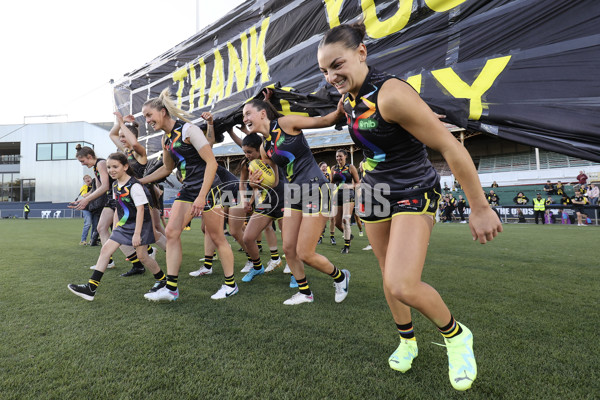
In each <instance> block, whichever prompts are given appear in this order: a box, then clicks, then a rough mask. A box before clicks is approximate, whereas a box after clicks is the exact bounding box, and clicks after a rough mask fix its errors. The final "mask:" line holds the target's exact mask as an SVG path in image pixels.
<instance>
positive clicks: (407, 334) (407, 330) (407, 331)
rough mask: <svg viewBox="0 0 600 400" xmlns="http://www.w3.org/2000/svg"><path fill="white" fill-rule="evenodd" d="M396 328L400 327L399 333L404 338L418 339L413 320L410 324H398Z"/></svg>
mask: <svg viewBox="0 0 600 400" xmlns="http://www.w3.org/2000/svg"><path fill="white" fill-rule="evenodd" d="M396 328H398V334H399V335H400V337H401V338H402V339H407V340H417V339H416V338H415V330H414V328H413V324H412V321H410V322H409V323H408V324H402V325H401V324H396Z"/></svg>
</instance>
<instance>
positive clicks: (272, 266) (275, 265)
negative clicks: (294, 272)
mask: <svg viewBox="0 0 600 400" xmlns="http://www.w3.org/2000/svg"><path fill="white" fill-rule="evenodd" d="M280 265H281V258H277V260H269V262H268V263H267V268H265V273H268V272H271V271H273V270H274V269H275V268H279V266H280Z"/></svg>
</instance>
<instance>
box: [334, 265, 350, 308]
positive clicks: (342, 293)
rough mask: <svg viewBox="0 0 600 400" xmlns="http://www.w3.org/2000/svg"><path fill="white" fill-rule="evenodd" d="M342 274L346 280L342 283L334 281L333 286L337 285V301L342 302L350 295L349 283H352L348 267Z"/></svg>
mask: <svg viewBox="0 0 600 400" xmlns="http://www.w3.org/2000/svg"><path fill="white" fill-rule="evenodd" d="M342 274H344V280H343V281H341V282H340V283H337V282H333V286H335V302H336V303H341V302H342V301H344V299H345V298H346V296H348V285H349V284H350V271H348V270H347V269H343V270H342Z"/></svg>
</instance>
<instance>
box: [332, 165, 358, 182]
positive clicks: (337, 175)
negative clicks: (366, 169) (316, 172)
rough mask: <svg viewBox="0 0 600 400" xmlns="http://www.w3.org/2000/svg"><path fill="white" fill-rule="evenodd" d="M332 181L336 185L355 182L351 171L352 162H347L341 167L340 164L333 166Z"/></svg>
mask: <svg viewBox="0 0 600 400" xmlns="http://www.w3.org/2000/svg"><path fill="white" fill-rule="evenodd" d="M331 182H332V183H333V184H335V185H343V184H344V183H353V180H352V174H351V173H350V164H345V165H344V166H343V167H341V168H340V166H339V165H338V164H336V165H335V166H333V167H331Z"/></svg>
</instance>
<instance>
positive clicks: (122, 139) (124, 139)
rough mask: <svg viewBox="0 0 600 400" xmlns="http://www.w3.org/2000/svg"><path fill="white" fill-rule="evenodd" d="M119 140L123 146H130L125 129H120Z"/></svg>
mask: <svg viewBox="0 0 600 400" xmlns="http://www.w3.org/2000/svg"><path fill="white" fill-rule="evenodd" d="M119 142H121V144H122V145H123V147H125V148H129V142H128V141H127V139H126V138H125V134H124V133H123V131H119Z"/></svg>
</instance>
